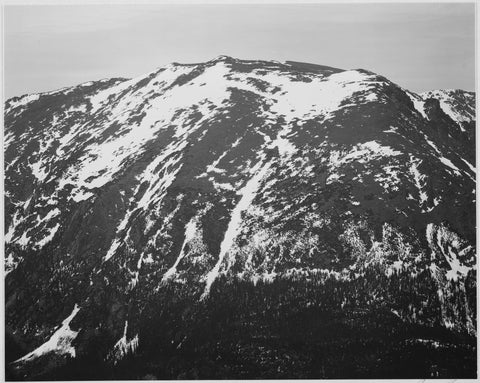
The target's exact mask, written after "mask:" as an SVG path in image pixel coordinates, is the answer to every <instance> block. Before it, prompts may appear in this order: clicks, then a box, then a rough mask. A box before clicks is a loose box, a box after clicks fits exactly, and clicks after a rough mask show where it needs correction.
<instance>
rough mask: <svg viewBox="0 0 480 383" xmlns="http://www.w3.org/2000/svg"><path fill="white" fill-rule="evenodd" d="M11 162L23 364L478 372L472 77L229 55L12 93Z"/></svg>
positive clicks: (234, 373) (300, 372)
mask: <svg viewBox="0 0 480 383" xmlns="http://www.w3.org/2000/svg"><path fill="white" fill-rule="evenodd" d="M4 157H5V231H6V233H5V257H6V266H5V267H6V276H5V309H6V317H5V321H6V353H7V362H8V366H7V377H10V379H63V380H67V379H72V378H74V379H118V378H123V379H127V378H128V379H140V378H159V379H175V378H179V379H185V378H188V379H194V378H359V377H361V378H375V377H377V378H392V377H414V378H420V377H444V378H445V377H449V378H450V377H456V378H459V377H472V376H475V374H476V259H475V254H476V248H475V241H476V221H475V203H476V201H475V180H476V170H475V94H474V93H472V92H465V91H461V90H436V91H431V92H426V93H423V94H416V93H414V92H410V91H408V90H406V89H403V88H401V87H399V86H398V85H396V84H394V83H392V82H391V81H389V80H388V79H386V78H385V77H382V76H380V75H377V74H375V73H372V72H370V71H367V70H363V69H357V70H342V69H337V68H332V67H327V66H321V65H314V64H307V63H299V62H293V61H290V62H288V61H287V62H285V63H279V62H274V61H247V60H238V59H234V58H231V57H227V56H220V57H218V58H216V59H214V60H211V61H208V62H205V63H197V64H178V63H173V64H170V65H168V66H166V67H163V68H160V69H157V70H155V71H153V72H151V73H148V74H146V75H143V76H140V77H137V78H134V79H123V78H112V79H105V80H100V81H93V82H88V83H84V84H80V85H78V86H75V87H70V88H64V89H60V90H57V91H52V92H48V93H41V94H33V95H26V96H22V97H14V98H11V99H9V100H7V101H6V103H5V131H4ZM85 366H87V368H85ZM409 374H410V375H409Z"/></svg>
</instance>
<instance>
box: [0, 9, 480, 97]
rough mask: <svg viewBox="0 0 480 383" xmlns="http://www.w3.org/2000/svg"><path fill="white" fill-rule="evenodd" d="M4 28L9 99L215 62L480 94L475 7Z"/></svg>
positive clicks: (187, 14)
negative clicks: (303, 66)
mask: <svg viewBox="0 0 480 383" xmlns="http://www.w3.org/2000/svg"><path fill="white" fill-rule="evenodd" d="M3 26H4V31H3V39H4V44H3V45H4V96H5V98H10V97H12V96H19V95H22V94H25V93H37V92H43V91H50V90H54V89H58V88H62V87H65V86H72V85H76V84H79V83H82V82H86V81H90V80H98V79H102V78H107V77H128V78H131V77H135V76H139V75H142V74H144V73H147V72H150V71H152V70H154V69H155V68H158V67H161V66H164V65H167V64H168V63H170V62H179V63H193V62H203V61H208V60H210V59H212V58H214V57H217V56H219V55H228V56H233V57H236V58H242V59H264V60H278V61H286V60H292V61H303V62H310V63H317V64H322V65H328V66H333V67H337V68H342V69H357V68H363V69H368V70H371V71H373V72H376V73H378V74H381V75H383V76H385V77H387V78H388V79H390V80H391V81H393V82H395V83H397V84H398V85H400V86H402V87H404V88H407V89H409V90H412V91H415V92H422V91H426V90H432V89H440V88H444V89H450V88H460V89H464V90H474V89H475V10H474V4H473V3H470V4H461V3H423V4H422V3H383V4H378V3H377V4H375V3H365V4H359V3H357V4H325V3H324V4H282V5H279V4H276V5H274V4H270V5H268V4H243V5H242V4H224V5H215V4H203V5H202V4H196V5H191V4H190V5H185V4H183V5H181V4H171V5H167V4H163V5H161V4H149V5H125V4H123V5H120V4H103V5H92V4H90V5H23V6H18V5H6V6H5V8H4V24H3Z"/></svg>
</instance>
